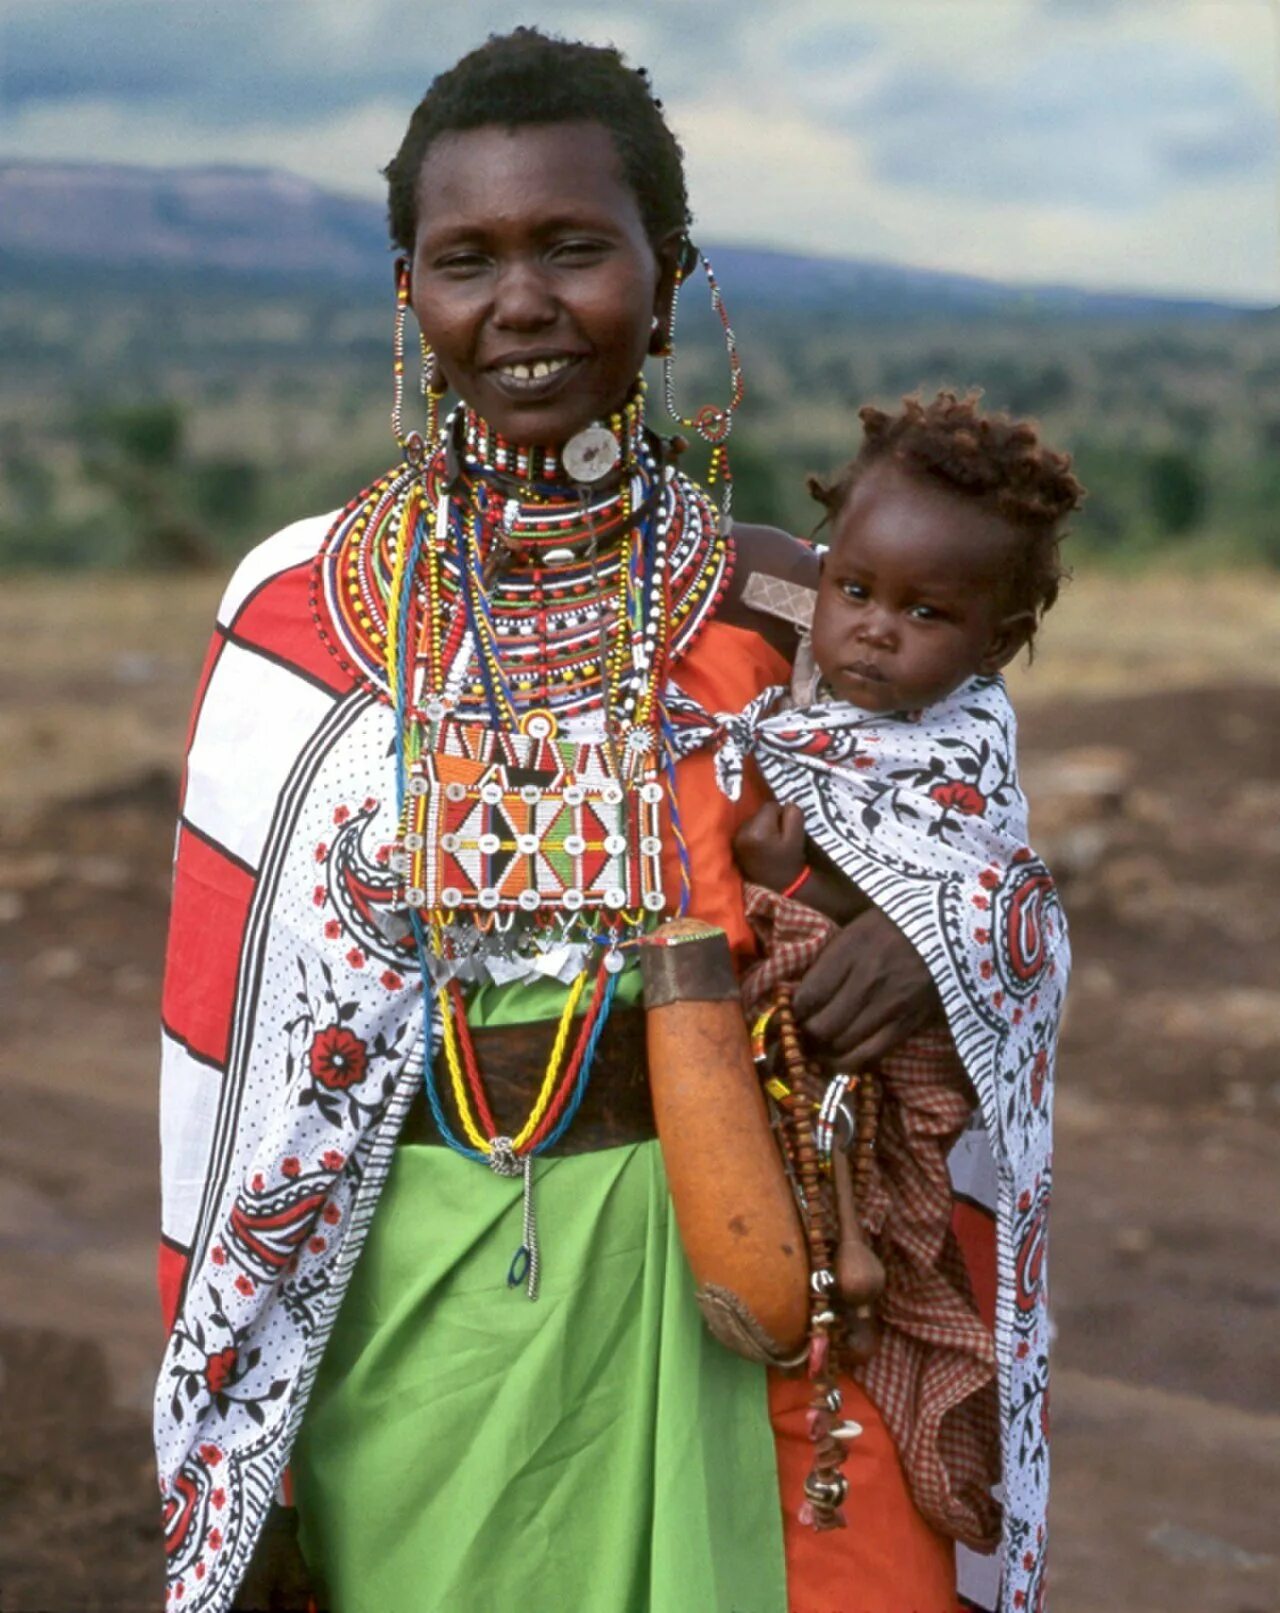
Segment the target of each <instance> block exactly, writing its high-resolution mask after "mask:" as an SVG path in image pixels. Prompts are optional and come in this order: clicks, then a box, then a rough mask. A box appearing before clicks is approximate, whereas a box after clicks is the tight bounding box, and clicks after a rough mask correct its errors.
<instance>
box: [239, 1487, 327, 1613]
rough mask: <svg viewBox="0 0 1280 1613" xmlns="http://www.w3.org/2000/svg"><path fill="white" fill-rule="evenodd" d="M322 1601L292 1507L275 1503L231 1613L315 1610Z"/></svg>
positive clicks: (275, 1612)
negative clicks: (314, 1583)
mask: <svg viewBox="0 0 1280 1613" xmlns="http://www.w3.org/2000/svg"><path fill="white" fill-rule="evenodd" d="M320 1605H321V1604H320V1598H319V1597H318V1596H317V1594H316V1592H315V1590H314V1589H313V1587H312V1581H311V1572H310V1570H309V1569H308V1568H307V1564H306V1560H305V1559H304V1557H303V1555H302V1551H301V1548H300V1547H299V1545H298V1535H297V1520H296V1518H294V1517H293V1515H292V1509H288V1508H284V1507H279V1506H273V1507H272V1509H271V1513H270V1515H269V1516H268V1520H267V1524H266V1526H265V1527H264V1529H263V1531H262V1533H261V1535H259V1537H258V1543H257V1545H256V1546H255V1547H254V1549H253V1557H252V1559H251V1560H250V1563H249V1569H248V1572H247V1573H246V1574H245V1576H244V1579H243V1580H242V1581H241V1582H240V1588H239V1590H238V1591H237V1592H236V1594H235V1600H234V1601H233V1602H232V1604H231V1608H232V1613H315V1610H316V1609H318V1608H319V1607H320Z"/></svg>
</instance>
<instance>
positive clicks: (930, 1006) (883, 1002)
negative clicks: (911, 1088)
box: [792, 907, 942, 1070]
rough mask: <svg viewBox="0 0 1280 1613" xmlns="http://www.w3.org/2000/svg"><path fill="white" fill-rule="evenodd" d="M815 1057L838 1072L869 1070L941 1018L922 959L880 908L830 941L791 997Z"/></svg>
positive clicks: (857, 920) (846, 927) (934, 991)
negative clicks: (930, 1023) (863, 1066)
mask: <svg viewBox="0 0 1280 1613" xmlns="http://www.w3.org/2000/svg"><path fill="white" fill-rule="evenodd" d="M792 1001H793V1004H794V1007H795V1012H796V1017H797V1019H799V1021H800V1023H801V1025H802V1027H803V1028H804V1031H805V1034H806V1036H807V1037H808V1038H809V1040H810V1041H811V1042H812V1043H813V1046H814V1049H815V1051H816V1052H817V1053H818V1054H819V1056H820V1057H822V1058H824V1059H826V1060H827V1061H828V1062H829V1063H831V1064H833V1065H835V1066H837V1067H838V1068H841V1069H846V1070H853V1069H857V1068H859V1067H861V1066H862V1065H865V1064H875V1063H876V1062H877V1061H878V1060H879V1059H882V1058H883V1057H884V1055H885V1054H886V1053H888V1052H891V1051H892V1050H893V1049H894V1048H895V1047H897V1046H898V1045H899V1043H901V1042H904V1041H906V1039H907V1037H908V1036H910V1035H911V1034H912V1033H913V1032H915V1031H918V1030H919V1029H920V1028H921V1026H923V1025H925V1024H927V1023H928V1022H929V1021H930V1020H931V1019H936V1018H937V1017H938V1015H939V1014H940V1013H941V1012H942V1005H941V1003H940V1002H939V1001H938V994H937V991H936V990H935V988H934V984H933V981H932V979H931V978H930V976H929V971H928V970H927V969H926V968H925V966H924V963H923V962H922V961H921V958H920V954H919V953H918V952H917V951H916V949H915V947H913V946H912V944H911V942H910V941H908V940H907V938H906V936H905V935H903V933H902V931H901V930H900V929H899V928H898V926H897V925H896V924H895V923H894V922H893V920H892V919H889V918H886V917H885V915H884V914H883V913H882V912H881V911H880V909H879V908H878V907H873V908H871V909H869V910H868V911H867V912H865V913H862V914H860V915H859V916H858V917H857V918H855V919H854V920H853V921H852V922H851V923H849V924H846V925H845V926H844V928H843V929H841V930H839V931H838V932H837V933H836V934H835V935H833V936H832V938H831V940H830V941H829V942H828V943H827V945H826V946H825V947H824V948H823V949H822V951H821V953H819V955H818V957H817V959H816V960H815V961H814V963H813V964H812V966H811V967H810V969H809V971H808V973H807V974H806V975H805V976H804V978H803V979H802V980H801V981H800V983H799V985H798V986H797V987H796V989H795V994H794V996H793V999H792Z"/></svg>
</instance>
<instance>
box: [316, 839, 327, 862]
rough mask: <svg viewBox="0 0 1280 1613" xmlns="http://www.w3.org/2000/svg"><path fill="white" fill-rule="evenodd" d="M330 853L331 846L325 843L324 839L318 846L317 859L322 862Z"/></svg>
mask: <svg viewBox="0 0 1280 1613" xmlns="http://www.w3.org/2000/svg"><path fill="white" fill-rule="evenodd" d="M328 855H329V848H328V846H327V845H326V844H325V843H324V841H323V840H322V841H321V842H320V844H319V845H318V846H317V847H316V861H317V862H318V863H322V862H323V861H324V860H325V858H326V857H327V856H328Z"/></svg>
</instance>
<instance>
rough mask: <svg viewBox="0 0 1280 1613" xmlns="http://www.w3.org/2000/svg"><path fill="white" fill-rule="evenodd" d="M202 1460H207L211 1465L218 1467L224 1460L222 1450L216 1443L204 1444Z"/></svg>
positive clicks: (201, 1453) (201, 1450)
mask: <svg viewBox="0 0 1280 1613" xmlns="http://www.w3.org/2000/svg"><path fill="white" fill-rule="evenodd" d="M200 1460H201V1461H202V1462H207V1463H208V1464H209V1466H210V1467H217V1465H218V1463H219V1462H220V1461H221V1460H222V1452H221V1450H220V1449H219V1448H218V1446H216V1445H202V1446H201V1447H200Z"/></svg>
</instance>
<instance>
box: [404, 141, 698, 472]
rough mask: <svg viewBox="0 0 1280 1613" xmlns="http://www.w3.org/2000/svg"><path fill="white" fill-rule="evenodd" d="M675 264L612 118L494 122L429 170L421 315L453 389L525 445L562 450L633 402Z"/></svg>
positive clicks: (423, 196)
mask: <svg viewBox="0 0 1280 1613" xmlns="http://www.w3.org/2000/svg"><path fill="white" fill-rule="evenodd" d="M674 254H675V247H674V242H673V243H672V246H671V249H670V251H664V253H663V257H662V260H661V261H660V259H659V257H658V255H657V254H656V253H655V252H654V249H653V246H652V245H651V244H650V241H649V238H648V236H647V235H646V233H645V229H644V225H643V223H642V221H641V217H640V209H639V205H638V204H637V202H636V198H635V195H634V194H633V192H632V191H631V189H630V187H629V186H628V185H627V183H626V180H625V179H624V178H623V176H622V165H621V163H620V161H619V158H618V154H617V151H616V149H615V147H614V144H613V140H612V137H611V136H610V134H609V132H608V130H607V129H605V128H604V127H603V126H602V125H601V124H598V123H553V124H531V125H524V126H522V127H517V128H514V129H508V128H504V127H502V126H501V125H496V124H495V125H486V126H484V127H483V128H479V129H470V130H467V131H466V132H464V133H457V134H449V135H443V136H441V137H440V138H439V139H438V140H436V141H435V142H434V143H433V144H432V146H431V147H430V149H429V150H428V152H427V156H426V159H425V161H424V162H423V165H422V173H421V174H420V176H419V179H418V233H417V237H416V240H415V243H414V254H413V263H412V269H411V274H412V281H411V285H412V300H413V310H414V313H415V314H416V315H417V318H418V323H419V325H420V326H421V328H422V332H423V334H424V336H425V337H426V339H427V341H428V342H429V343H430V344H431V346H432V348H433V349H434V350H435V353H436V357H437V359H438V361H439V364H440V366H441V369H442V370H443V372H444V375H445V378H446V379H447V380H448V382H449V385H450V386H451V387H452V389H453V390H454V391H455V392H457V393H458V394H459V395H460V396H461V397H462V398H464V399H465V400H466V402H467V403H469V404H470V405H471V406H472V408H474V409H475V410H476V411H477V412H478V413H479V414H480V415H481V416H483V418H484V419H485V420H487V421H488V423H489V424H490V425H491V426H492V427H493V428H494V429H495V430H496V431H498V432H500V433H501V434H502V435H503V436H504V437H507V438H510V439H514V440H515V441H517V442H524V443H535V444H540V445H557V444H560V443H563V442H565V441H567V439H568V438H570V437H571V436H573V434H574V433H575V432H576V431H580V430H581V429H582V427H583V426H585V425H587V424H589V423H590V422H591V421H592V420H597V419H599V418H601V417H602V416H604V415H607V414H609V413H610V412H611V411H612V410H614V409H616V408H618V407H619V406H620V405H621V404H622V402H623V400H624V399H625V397H626V395H627V392H628V391H629V389H630V387H631V385H632V383H633V382H634V380H635V378H636V376H637V374H638V373H639V371H640V368H641V365H642V364H643V362H644V357H645V353H646V351H647V350H648V347H649V340H650V335H651V332H652V328H653V319H654V316H655V314H656V315H659V316H661V315H662V314H663V312H664V310H665V306H666V301H667V299H669V296H670V285H671V271H670V264H671V263H673V262H674Z"/></svg>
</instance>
